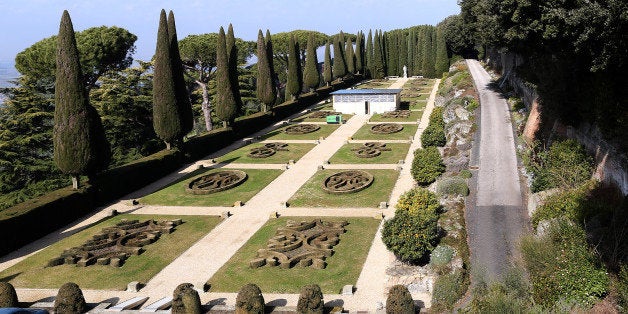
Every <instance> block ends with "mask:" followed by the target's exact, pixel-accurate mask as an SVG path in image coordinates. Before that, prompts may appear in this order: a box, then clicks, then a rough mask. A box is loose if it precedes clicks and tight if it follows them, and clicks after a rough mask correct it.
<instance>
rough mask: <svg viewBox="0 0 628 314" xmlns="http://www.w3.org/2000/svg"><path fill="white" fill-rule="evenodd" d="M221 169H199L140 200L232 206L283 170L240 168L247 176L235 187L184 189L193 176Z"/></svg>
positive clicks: (257, 190) (184, 204) (153, 202)
mask: <svg viewBox="0 0 628 314" xmlns="http://www.w3.org/2000/svg"><path fill="white" fill-rule="evenodd" d="M222 170H223V169H209V170H207V169H199V170H197V171H194V172H193V173H191V174H190V175H187V176H185V177H184V178H181V179H179V180H177V181H175V182H173V183H171V184H169V185H168V186H166V187H165V188H163V189H161V190H159V191H157V192H155V193H153V194H150V195H147V196H144V197H142V198H141V199H140V202H141V203H142V204H149V205H169V206H232V205H233V203H235V202H236V201H242V202H244V203H246V202H247V201H248V200H249V199H251V197H253V196H254V195H255V194H257V193H258V192H259V191H261V190H262V189H263V188H264V187H265V186H267V185H268V184H270V182H272V181H273V180H275V178H277V177H278V176H279V175H280V174H281V173H282V172H283V171H281V170H272V169H264V170H262V169H240V170H242V171H244V172H246V173H247V175H248V178H247V179H246V181H244V183H242V184H240V185H238V186H236V187H235V188H232V189H229V190H225V191H221V192H218V193H213V194H208V195H192V194H189V193H187V192H186V191H185V186H186V185H187V184H188V183H189V182H190V181H192V180H193V179H194V178H196V177H200V176H201V175H203V174H208V173H211V172H216V171H222Z"/></svg>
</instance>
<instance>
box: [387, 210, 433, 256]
mask: <svg viewBox="0 0 628 314" xmlns="http://www.w3.org/2000/svg"><path fill="white" fill-rule="evenodd" d="M437 220H438V216H437V215H433V216H432V217H427V215H421V216H411V215H410V214H409V213H408V212H407V211H404V210H397V211H396V212H395V217H393V218H391V219H389V220H386V222H384V228H383V230H382V241H383V242H384V244H385V245H386V247H387V248H388V249H389V250H390V251H392V252H393V253H394V254H395V255H396V256H397V257H398V258H399V259H400V260H401V261H403V262H408V263H413V264H417V263H419V262H422V261H424V260H425V257H426V255H427V253H429V252H430V251H431V250H432V249H433V248H434V245H435V244H436V240H437V239H438V226H437Z"/></svg>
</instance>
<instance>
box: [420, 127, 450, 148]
mask: <svg viewBox="0 0 628 314" xmlns="http://www.w3.org/2000/svg"><path fill="white" fill-rule="evenodd" d="M445 144H447V138H446V137H445V128H444V127H442V126H438V125H434V124H432V123H430V124H429V125H428V126H427V128H425V130H423V133H421V146H423V147H430V146H436V147H443V146H445Z"/></svg>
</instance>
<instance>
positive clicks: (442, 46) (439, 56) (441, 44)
mask: <svg viewBox="0 0 628 314" xmlns="http://www.w3.org/2000/svg"><path fill="white" fill-rule="evenodd" d="M434 67H435V70H436V73H435V74H436V75H438V76H440V75H442V74H443V73H445V72H447V71H449V57H448V56H447V43H446V41H445V36H443V31H442V30H440V29H437V30H436V64H435V66H434Z"/></svg>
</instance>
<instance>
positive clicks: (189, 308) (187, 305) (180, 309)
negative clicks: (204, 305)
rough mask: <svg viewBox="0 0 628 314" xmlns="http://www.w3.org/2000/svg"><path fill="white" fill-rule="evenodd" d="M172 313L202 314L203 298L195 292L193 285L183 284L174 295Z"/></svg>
mask: <svg viewBox="0 0 628 314" xmlns="http://www.w3.org/2000/svg"><path fill="white" fill-rule="evenodd" d="M171 313H173V314H175V313H177V314H200V313H202V310H201V298H200V297H199V296H198V292H196V290H194V285H192V284H191V283H182V284H180V285H178V286H177V288H176V289H174V292H173V293H172V309H171Z"/></svg>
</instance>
